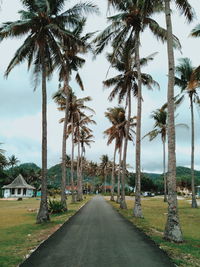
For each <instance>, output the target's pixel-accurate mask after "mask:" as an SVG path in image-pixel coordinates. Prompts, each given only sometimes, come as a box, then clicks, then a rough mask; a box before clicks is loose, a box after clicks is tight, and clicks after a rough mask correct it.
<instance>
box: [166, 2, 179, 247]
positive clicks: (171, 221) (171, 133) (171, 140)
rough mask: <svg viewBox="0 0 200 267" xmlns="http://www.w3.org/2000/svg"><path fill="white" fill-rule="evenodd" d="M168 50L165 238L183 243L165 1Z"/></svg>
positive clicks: (170, 45) (169, 45)
mask: <svg viewBox="0 0 200 267" xmlns="http://www.w3.org/2000/svg"><path fill="white" fill-rule="evenodd" d="M165 16H166V25H167V49H168V67H169V74H168V179H167V180H168V214H167V222H166V226H165V232H164V238H165V239H167V240H170V241H174V242H182V241H183V238H182V231H181V227H180V223H179V217H178V208H177V192H176V153H175V124H174V51H173V34H172V22H171V9H170V0H165Z"/></svg>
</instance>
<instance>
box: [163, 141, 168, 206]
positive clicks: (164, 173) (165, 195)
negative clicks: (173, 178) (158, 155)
mask: <svg viewBox="0 0 200 267" xmlns="http://www.w3.org/2000/svg"><path fill="white" fill-rule="evenodd" d="M165 161H166V160H165V140H163V178H164V202H167V175H166V170H165V166H166V162H165Z"/></svg>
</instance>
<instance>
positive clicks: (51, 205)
mask: <svg viewBox="0 0 200 267" xmlns="http://www.w3.org/2000/svg"><path fill="white" fill-rule="evenodd" d="M48 209H49V212H50V213H61V212H64V211H65V207H64V205H63V204H62V203H61V202H60V201H57V200H52V201H51V200H49V202H48Z"/></svg>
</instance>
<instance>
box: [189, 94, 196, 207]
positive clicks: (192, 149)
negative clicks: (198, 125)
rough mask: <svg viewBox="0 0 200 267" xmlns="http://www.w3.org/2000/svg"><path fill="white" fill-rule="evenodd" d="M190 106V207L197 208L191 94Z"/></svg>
mask: <svg viewBox="0 0 200 267" xmlns="http://www.w3.org/2000/svg"><path fill="white" fill-rule="evenodd" d="M190 106H191V137H192V138H191V177H192V183H191V186H192V208H197V201H196V196H195V182H194V107H193V99H192V95H191V96H190Z"/></svg>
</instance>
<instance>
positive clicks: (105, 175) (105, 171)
mask: <svg viewBox="0 0 200 267" xmlns="http://www.w3.org/2000/svg"><path fill="white" fill-rule="evenodd" d="M106 183H107V168H106V166H105V167H104V194H105V193H106Z"/></svg>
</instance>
